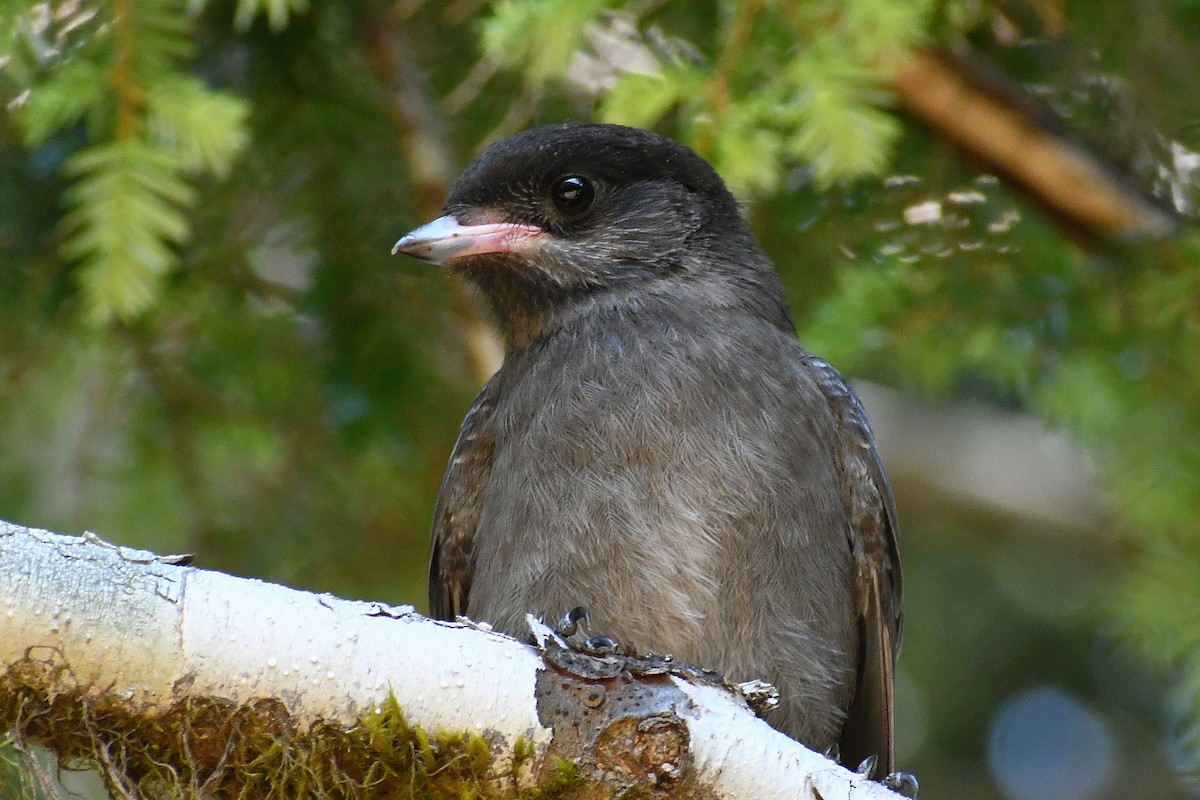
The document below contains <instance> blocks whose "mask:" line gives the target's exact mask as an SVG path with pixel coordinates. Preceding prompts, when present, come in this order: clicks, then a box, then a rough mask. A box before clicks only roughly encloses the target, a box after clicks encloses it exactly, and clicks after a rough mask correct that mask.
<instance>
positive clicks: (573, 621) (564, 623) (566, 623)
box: [555, 606, 591, 639]
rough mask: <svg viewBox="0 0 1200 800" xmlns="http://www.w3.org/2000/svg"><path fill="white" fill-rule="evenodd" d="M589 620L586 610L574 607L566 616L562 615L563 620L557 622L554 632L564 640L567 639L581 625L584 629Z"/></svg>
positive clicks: (581, 607) (589, 616)
mask: <svg viewBox="0 0 1200 800" xmlns="http://www.w3.org/2000/svg"><path fill="white" fill-rule="evenodd" d="M590 618H591V615H590V614H588V610H587V609H586V608H585V607H583V606H575V607H574V608H572V609H571V610H570V611H568V612H567V613H566V614H563V618H562V619H560V620H559V621H558V625H557V627H556V628H555V631H556V632H557V633H558V634H559V635H560V636H562V637H563V638H564V639H568V638H570V637H572V636H574V635H575V634H576V633H577V632H578V631H579V628H580V626H581V625H582V626H584V627H586V626H587V624H588V621H589V620H590Z"/></svg>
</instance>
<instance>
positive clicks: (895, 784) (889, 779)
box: [880, 772, 919, 800]
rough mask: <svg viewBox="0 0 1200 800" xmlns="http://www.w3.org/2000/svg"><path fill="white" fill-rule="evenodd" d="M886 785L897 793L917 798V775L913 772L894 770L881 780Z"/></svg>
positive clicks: (913, 799)
mask: <svg viewBox="0 0 1200 800" xmlns="http://www.w3.org/2000/svg"><path fill="white" fill-rule="evenodd" d="M880 783H882V784H883V785H884V786H886V787H887V788H889V789H891V790H892V791H893V792H896V793H897V794H902V795H904V796H905V797H908V798H911V800H917V789H918V788H919V787H918V786H917V776H916V775H913V774H912V773H911V772H893V773H892V774H891V775H888V776H886V777H885V778H884V779H883V780H882V781H880Z"/></svg>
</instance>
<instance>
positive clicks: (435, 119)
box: [359, 8, 504, 383]
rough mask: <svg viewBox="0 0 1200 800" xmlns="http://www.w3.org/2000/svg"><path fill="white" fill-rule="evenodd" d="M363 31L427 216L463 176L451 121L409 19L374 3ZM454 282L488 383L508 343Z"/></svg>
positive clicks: (478, 373) (473, 353) (474, 358)
mask: <svg viewBox="0 0 1200 800" xmlns="http://www.w3.org/2000/svg"><path fill="white" fill-rule="evenodd" d="M359 30H360V31H361V36H362V38H363V41H364V43H365V45H366V52H367V56H368V59H369V61H370V65H371V70H372V71H373V72H374V73H375V76H376V78H377V79H378V80H379V81H380V83H381V84H382V85H383V86H385V87H386V88H387V89H388V114H389V116H390V117H391V119H392V124H393V126H394V127H395V129H396V134H397V138H398V139H399V142H400V152H401V153H402V154H403V156H404V158H406V159H407V160H408V168H409V174H410V175H411V176H412V182H413V189H414V191H415V193H416V200H417V210H418V212H419V213H420V215H421V218H422V220H429V219H432V218H433V217H435V216H437V215H438V214H439V213H440V211H441V207H442V203H443V202H444V201H445V199H446V195H448V194H449V193H450V188H451V187H452V186H453V185H454V179H455V178H456V177H457V176H458V167H457V160H456V158H455V156H454V152H453V150H452V149H451V148H450V145H449V142H450V134H449V131H448V130H447V126H446V121H445V119H444V118H443V117H442V114H441V113H440V111H439V110H438V107H437V104H436V103H434V102H433V100H432V98H431V97H430V89H429V86H428V84H427V83H426V81H425V77H424V75H423V73H422V72H421V68H420V65H419V64H417V63H416V61H415V60H414V59H413V58H412V53H413V47H412V45H411V43H410V42H409V41H407V38H406V36H405V22H404V20H403V19H401V18H399V17H398V16H397V15H395V14H388V13H386V12H382V11H380V9H379V8H374V9H371V10H368V11H367V12H366V13H365V14H364V15H363V19H362V24H361V26H360V28H359ZM454 286H455V290H456V292H457V293H458V294H457V298H458V302H457V303H456V304H455V306H456V310H457V312H458V314H459V315H460V317H461V318H462V334H463V344H464V346H465V347H466V351H467V357H468V358H469V360H470V363H471V371H472V372H473V373H474V375H475V377H476V378H477V379H478V381H479V382H480V383H483V382H484V381H486V380H487V379H488V378H490V377H491V376H492V373H494V372H495V371H496V370H497V369H499V367H500V362H501V360H502V359H503V356H504V347H503V345H502V344H501V343H500V338H499V335H498V334H497V333H496V330H495V328H494V327H492V325H491V324H490V323H489V322H488V321H487V318H486V315H485V314H484V313H483V311H482V309H481V308H480V306H479V301H478V300H477V299H476V298H475V296H474V295H472V294H470V293H469V292H468V290H467V288H466V287H465V286H464V284H463V283H462V282H461V281H455V282H454Z"/></svg>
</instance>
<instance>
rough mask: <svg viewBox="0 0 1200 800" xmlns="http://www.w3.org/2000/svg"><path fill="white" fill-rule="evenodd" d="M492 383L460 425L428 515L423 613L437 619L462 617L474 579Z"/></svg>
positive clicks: (487, 469) (490, 437)
mask: <svg viewBox="0 0 1200 800" xmlns="http://www.w3.org/2000/svg"><path fill="white" fill-rule="evenodd" d="M497 383H498V381H497V379H496V378H493V379H492V380H491V381H490V382H489V383H488V385H487V386H485V387H484V388H483V391H481V392H480V393H479V396H478V397H476V398H475V402H474V403H473V404H472V405H471V409H470V410H469V411H468V412H467V416H466V418H465V419H464V420H463V424H462V428H461V430H460V431H459V434H458V441H457V442H456V443H455V445H454V450H453V452H452V453H451V455H450V465H449V466H448V467H447V468H446V477H445V478H443V479H442V489H441V492H440V494H439V495H438V503H437V508H436V509H435V510H434V512H433V537H432V539H433V544H432V548H431V550H430V554H429V612H430V614H432V615H433V616H434V617H437V618H438V619H448V620H452V619H454V618H456V617H459V616H465V615H466V613H467V600H468V598H469V597H470V592H471V580H472V578H473V577H474V574H475V528H476V526H477V525H478V524H479V514H480V511H481V510H482V508H483V499H484V493H485V492H486V490H487V483H488V479H489V477H490V476H491V472H492V453H493V451H494V449H495V436H494V434H493V432H492V430H491V426H490V423H491V418H492V413H493V411H494V410H495V407H496V406H495V398H496V394H497V389H496V386H497Z"/></svg>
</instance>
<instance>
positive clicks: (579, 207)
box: [393, 122, 902, 773]
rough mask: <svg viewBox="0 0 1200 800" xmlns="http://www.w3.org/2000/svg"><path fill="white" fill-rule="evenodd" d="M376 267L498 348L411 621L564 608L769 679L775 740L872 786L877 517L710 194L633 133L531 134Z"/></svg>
mask: <svg viewBox="0 0 1200 800" xmlns="http://www.w3.org/2000/svg"><path fill="white" fill-rule="evenodd" d="M393 253H404V254H407V255H409V256H412V257H415V258H417V259H420V260H423V261H426V262H430V263H433V264H437V265H441V266H444V267H446V268H447V269H448V271H449V272H451V273H456V274H458V275H461V276H463V277H464V278H465V279H466V280H467V281H468V282H470V283H471V284H474V286H476V287H477V288H478V290H479V291H480V292H481V293H482V295H483V296H484V298H486V300H487V301H488V303H489V304H490V306H491V308H492V310H493V311H494V315H495V318H496V321H497V323H498V326H499V328H500V330H501V332H502V333H503V336H504V340H505V355H504V360H503V364H502V365H501V366H500V368H499V370H498V371H497V372H496V373H495V374H494V375H493V376H492V378H491V379H490V380H489V381H488V382H487V384H486V385H485V386H484V388H483V389H482V391H480V393H479V395H478V397H477V398H476V399H475V402H474V403H473V405H472V406H471V408H470V410H469V411H468V413H467V415H466V418H465V419H464V421H463V423H462V427H461V430H460V433H459V437H458V440H457V443H456V444H455V446H454V449H453V451H452V454H451V457H450V463H449V466H448V467H447V470H446V473H445V477H444V479H443V483H442V486H441V492H440V496H439V499H438V502H437V506H436V509H435V511H434V522H433V534H432V548H431V555H430V565H429V604H430V610H431V613H432V615H433V616H435V617H437V618H441V619H455V618H457V617H459V616H466V617H469V618H470V619H472V620H475V621H479V622H487V623H490V624H491V625H492V626H493V627H494V628H496V629H498V630H500V631H504V632H507V633H510V634H512V635H520V634H521V633H523V632H524V631H525V630H526V625H527V622H526V615H527V614H528V613H533V614H535V615H538V616H540V617H542V618H543V619H558V618H559V617H560V616H562V615H564V614H566V613H567V612H569V611H570V610H571V609H572V608H575V607H579V606H582V607H584V608H586V609H587V612H588V618H589V620H590V624H591V625H593V626H594V627H595V629H596V630H597V631H603V632H604V633H605V634H607V635H610V636H611V637H612V638H613V639H615V640H616V641H618V642H620V643H621V644H622V645H623V646H626V647H629V648H635V649H637V650H639V651H644V652H654V653H669V654H671V655H672V656H673V657H674V658H676V659H678V660H683V661H686V662H687V663H691V664H696V665H700V666H703V667H706V668H712V669H715V670H717V671H719V672H720V673H722V674H723V675H724V676H725V677H726V678H727V679H729V680H734V681H743V680H750V679H763V680H766V681H769V682H770V683H772V684H773V685H774V686H775V687H776V688H777V690H778V692H779V695H780V703H779V707H778V708H777V709H776V710H774V711H773V712H772V713H770V714H769V715H768V717H767V721H768V722H769V723H770V724H771V725H773V726H774V727H776V728H777V729H778V730H780V731H782V732H783V733H785V734H787V735H789V736H791V737H793V738H795V739H796V740H798V741H800V742H801V743H803V744H805V745H807V746H809V747H810V748H812V749H814V750H817V751H824V752H827V753H837V754H838V755H837V757H838V758H840V759H841V761H842V762H843V763H844V764H846V765H847V766H850V767H851V768H856V767H858V766H859V765H860V762H867V761H869V760H870V759H871V758H872V757H874V758H875V759H877V763H878V765H879V766H880V767H882V769H883V770H884V772H888V773H890V772H891V771H892V769H893V762H894V753H893V674H894V670H895V659H896V656H897V653H898V649H899V644H900V637H901V628H902V625H901V568H900V557H899V552H898V545H897V518H896V509H895V505H894V502H893V498H892V493H891V490H890V488H889V485H888V480H887V477H886V473H885V472H884V468H883V465H882V462H881V459H880V456H879V453H878V450H877V447H876V445H875V440H874V436H873V433H872V430H871V426H870V423H869V421H868V419H867V415H866V413H865V411H864V409H863V407H862V405H861V404H860V402H859V400H858V398H857V397H856V396H855V394H854V392H853V391H852V389H851V387H850V386H849V384H848V383H847V382H846V381H845V380H844V379H843V377H842V376H841V375H840V374H839V373H838V372H837V370H836V369H835V368H834V367H833V366H831V365H830V364H829V363H828V362H827V361H825V360H824V359H822V358H820V357H818V356H816V355H814V354H812V353H810V352H808V351H807V350H805V349H804V348H803V346H802V345H801V344H800V343H798V341H797V338H796V327H795V323H794V321H793V316H792V312H791V309H790V306H789V304H788V301H787V299H786V297H785V293H784V288H783V285H782V283H781V281H780V279H779V277H778V275H777V274H776V271H775V269H774V266H773V264H772V262H771V260H770V259H769V258H768V256H767V255H766V254H765V252H764V251H763V249H762V248H761V247H760V245H759V244H758V242H757V240H756V239H755V237H754V235H753V233H752V231H751V228H750V226H749V224H748V222H747V220H746V218H745V216H744V214H743V209H742V206H741V205H740V203H739V202H738V201H737V200H736V199H735V197H734V196H733V195H732V194H731V192H730V191H729V189H728V188H727V187H726V185H725V183H724V181H723V180H722V179H721V177H720V176H719V175H718V173H717V172H716V170H715V169H714V168H713V167H712V166H711V165H710V164H709V163H708V162H707V161H706V160H705V159H704V158H702V157H701V156H700V155H698V154H697V153H696V152H695V151H693V150H692V149H690V148H688V147H687V146H685V145H683V144H680V143H678V142H676V141H674V140H672V139H670V138H668V137H665V136H662V135H660V134H657V133H654V132H650V131H645V130H641V129H636V128H630V127H624V126H620V125H612V124H599V123H587V122H567V123H561V124H555V125H548V126H542V127H536V128H532V129H530V130H527V131H524V132H522V133H519V134H517V135H515V136H512V137H511V138H508V139H505V140H502V141H499V142H497V143H495V144H492V145H491V146H490V147H488V148H487V149H486V150H485V151H484V152H483V153H482V155H480V156H479V158H478V159H477V160H475V161H474V163H472V164H471V165H470V166H469V167H468V168H467V169H466V171H465V172H464V173H463V174H462V176H461V177H460V178H459V179H458V180H457V181H456V182H455V184H454V186H453V188H452V190H451V191H450V195H449V197H448V199H447V201H446V204H445V207H444V209H443V215H442V216H441V217H439V218H437V219H435V220H433V221H432V222H429V223H427V224H425V225H423V226H421V227H419V228H417V229H415V230H413V231H412V232H411V233H409V234H407V235H406V236H404V237H403V238H401V239H400V240H399V241H398V242H397V243H396V246H395V247H394V248H393Z"/></svg>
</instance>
